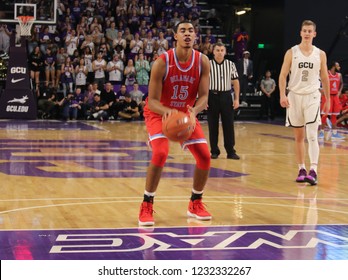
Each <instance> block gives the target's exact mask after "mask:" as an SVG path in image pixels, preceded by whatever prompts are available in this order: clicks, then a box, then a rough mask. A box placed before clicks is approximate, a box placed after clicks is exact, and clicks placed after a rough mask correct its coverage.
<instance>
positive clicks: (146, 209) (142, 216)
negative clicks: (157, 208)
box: [139, 201, 155, 226]
mask: <svg viewBox="0 0 348 280" xmlns="http://www.w3.org/2000/svg"><path fill="white" fill-rule="evenodd" d="M153 212H154V211H153V204H152V203H150V202H146V201H144V202H143V203H142V204H141V205H140V213H139V226H153V225H154V224H155V221H154V219H153Z"/></svg>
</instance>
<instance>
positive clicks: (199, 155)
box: [194, 144, 210, 170]
mask: <svg viewBox="0 0 348 280" xmlns="http://www.w3.org/2000/svg"><path fill="white" fill-rule="evenodd" d="M194 146H196V147H195V148H196V149H195V153H194V156H195V159H196V165H197V168H199V169H203V170H208V169H209V168H210V152H209V149H208V146H207V145H205V144H197V145H194Z"/></svg>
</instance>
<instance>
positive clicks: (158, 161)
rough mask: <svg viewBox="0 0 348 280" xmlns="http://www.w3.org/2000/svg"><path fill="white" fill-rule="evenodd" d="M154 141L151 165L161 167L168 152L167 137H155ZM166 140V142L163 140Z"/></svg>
mask: <svg viewBox="0 0 348 280" xmlns="http://www.w3.org/2000/svg"><path fill="white" fill-rule="evenodd" d="M155 141H156V143H152V159H151V163H152V164H153V165H156V166H159V167H163V166H164V164H165V163H166V160H167V157H168V153H169V145H168V140H167V139H164V138H163V139H157V140H155ZM165 141H166V142H165Z"/></svg>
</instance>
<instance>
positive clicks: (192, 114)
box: [187, 105, 197, 131]
mask: <svg viewBox="0 0 348 280" xmlns="http://www.w3.org/2000/svg"><path fill="white" fill-rule="evenodd" d="M187 111H188V113H189V114H190V120H191V123H193V131H194V130H195V128H196V116H197V113H196V111H195V109H194V108H193V107H191V106H189V105H187Z"/></svg>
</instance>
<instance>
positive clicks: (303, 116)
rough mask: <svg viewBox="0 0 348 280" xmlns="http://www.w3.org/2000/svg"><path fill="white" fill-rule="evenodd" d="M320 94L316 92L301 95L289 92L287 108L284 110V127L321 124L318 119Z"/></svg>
mask: <svg viewBox="0 0 348 280" xmlns="http://www.w3.org/2000/svg"><path fill="white" fill-rule="evenodd" d="M320 99H321V93H320V92H319V90H318V91H316V92H314V93H311V94H307V95H302V94H296V93H294V92H291V91H290V92H289V94H288V100H289V105H290V106H289V108H287V109H286V123H285V125H286V126H291V127H303V126H305V125H306V124H310V123H317V124H318V125H320V124H321V119H320Z"/></svg>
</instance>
